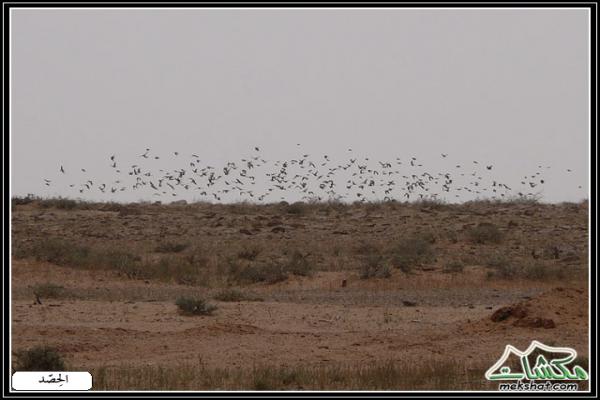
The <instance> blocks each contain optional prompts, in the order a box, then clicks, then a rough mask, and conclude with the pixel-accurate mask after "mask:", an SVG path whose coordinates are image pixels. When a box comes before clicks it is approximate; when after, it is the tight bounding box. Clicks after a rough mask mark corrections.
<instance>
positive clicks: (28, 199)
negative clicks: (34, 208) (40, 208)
mask: <svg viewBox="0 0 600 400" xmlns="http://www.w3.org/2000/svg"><path fill="white" fill-rule="evenodd" d="M36 200H38V198H37V197H35V196H34V195H33V194H28V195H27V196H25V197H19V196H17V197H13V198H12V199H11V206H12V207H13V208H14V207H15V206H23V205H26V204H29V203H33V202H34V201H36Z"/></svg>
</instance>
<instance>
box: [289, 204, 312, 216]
mask: <svg viewBox="0 0 600 400" xmlns="http://www.w3.org/2000/svg"><path fill="white" fill-rule="evenodd" d="M309 208H310V205H309V204H307V203H303V202H301V201H297V202H295V203H292V204H287V203H286V205H284V206H283V210H284V212H286V213H287V214H292V215H305V214H306V213H307V212H308V210H309Z"/></svg>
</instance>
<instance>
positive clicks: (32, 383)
mask: <svg viewBox="0 0 600 400" xmlns="http://www.w3.org/2000/svg"><path fill="white" fill-rule="evenodd" d="M12 387H13V389H14V390H36V391H40V390H41V391H47V390H59V391H60V390H90V389H91V388H92V374H90V373H89V372H81V371H76V372H72V371H41V372H31V371H18V372H15V373H14V374H13V376H12Z"/></svg>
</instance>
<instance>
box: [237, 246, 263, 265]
mask: <svg viewBox="0 0 600 400" xmlns="http://www.w3.org/2000/svg"><path fill="white" fill-rule="evenodd" d="M261 251H262V248H261V247H260V246H258V245H253V246H245V247H244V248H242V249H241V250H240V251H239V252H238V254H237V255H238V257H239V258H241V259H243V260H248V261H254V260H256V257H258V255H259V254H260V253H261Z"/></svg>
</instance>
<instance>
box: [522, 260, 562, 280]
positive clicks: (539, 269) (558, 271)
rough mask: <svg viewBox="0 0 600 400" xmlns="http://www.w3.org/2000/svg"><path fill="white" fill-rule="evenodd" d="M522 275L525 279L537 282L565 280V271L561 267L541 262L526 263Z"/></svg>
mask: <svg viewBox="0 0 600 400" xmlns="http://www.w3.org/2000/svg"><path fill="white" fill-rule="evenodd" d="M521 274H522V276H523V277H524V278H527V279H535V280H544V279H552V278H558V279H560V278H564V271H563V269H562V268H560V266H556V265H552V264H547V263H543V262H539V261H533V262H531V261H530V262H527V263H525V264H524V265H523V267H522V271H521Z"/></svg>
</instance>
